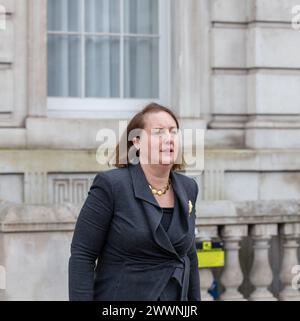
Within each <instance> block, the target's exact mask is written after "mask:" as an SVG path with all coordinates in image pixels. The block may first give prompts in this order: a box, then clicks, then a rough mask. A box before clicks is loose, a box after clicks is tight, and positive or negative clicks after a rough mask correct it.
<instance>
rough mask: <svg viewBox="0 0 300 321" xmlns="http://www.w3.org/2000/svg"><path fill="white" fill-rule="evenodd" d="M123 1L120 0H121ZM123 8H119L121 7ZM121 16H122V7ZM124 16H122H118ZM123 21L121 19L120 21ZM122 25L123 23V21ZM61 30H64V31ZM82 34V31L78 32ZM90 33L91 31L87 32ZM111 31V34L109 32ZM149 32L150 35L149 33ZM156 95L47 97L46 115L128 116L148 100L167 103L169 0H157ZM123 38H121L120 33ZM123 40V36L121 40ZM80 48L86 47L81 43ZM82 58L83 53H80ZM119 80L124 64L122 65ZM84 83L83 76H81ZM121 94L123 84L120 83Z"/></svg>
mask: <svg viewBox="0 0 300 321" xmlns="http://www.w3.org/2000/svg"><path fill="white" fill-rule="evenodd" d="M121 2H123V1H121ZM121 9H122V8H121ZM121 16H123V14H122V11H121ZM121 20H123V18H122V19H121ZM122 22H123V21H121V23H122ZM122 29H123V24H122ZM122 31H123V30H121V32H122ZM64 34H67V33H66V32H64ZM80 34H81V36H83V33H80ZM89 34H90V33H89ZM110 35H112V34H110ZM150 36H151V35H150ZM159 36H160V43H159V98H158V99H155V98H153V99H151V98H150V99H135V98H129V99H128V98H69V97H66V98H65V97H48V99H47V116H48V117H57V118H61V117H62V118H65V117H66V118H77V117H80V118H93V117H100V118H103V119H105V118H124V119H125V118H130V117H132V115H133V114H134V113H135V112H137V111H139V110H140V109H141V108H142V107H143V106H145V105H146V104H147V103H149V102H157V103H160V104H164V105H168V104H169V103H170V67H171V66H170V61H171V55H170V0H159ZM122 39H124V38H123V37H122ZM122 42H123V40H122ZM123 48H124V44H121V58H122V59H121V61H122V62H121V63H122V64H123V60H124V59H123V56H124V52H123ZM82 51H85V48H84V47H82ZM83 58H84V57H83ZM121 67H122V68H121V73H122V74H121V75H120V76H121V77H120V79H121V81H122V79H123V69H124V68H123V67H124V66H123V65H122V66H121ZM82 81H83V84H84V79H82ZM121 88H122V89H121V95H122V96H123V84H122V86H121Z"/></svg>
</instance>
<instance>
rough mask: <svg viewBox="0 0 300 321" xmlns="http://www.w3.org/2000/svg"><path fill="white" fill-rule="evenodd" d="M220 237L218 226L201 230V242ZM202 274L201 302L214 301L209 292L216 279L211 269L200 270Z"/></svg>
mask: <svg viewBox="0 0 300 321" xmlns="http://www.w3.org/2000/svg"><path fill="white" fill-rule="evenodd" d="M217 236H218V227H217V226H201V227H200V228H199V233H198V237H197V238H198V239H199V240H200V241H210V240H211V239H212V238H214V237H217ZM199 273H200V275H199V276H200V287H201V300H202V301H213V297H212V296H211V295H210V294H209V293H208V292H207V291H208V289H209V288H210V286H211V285H212V283H213V280H214V277H213V274H212V271H211V269H210V268H203V269H199Z"/></svg>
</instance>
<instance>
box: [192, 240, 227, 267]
mask: <svg viewBox="0 0 300 321" xmlns="http://www.w3.org/2000/svg"><path fill="white" fill-rule="evenodd" d="M197 256H198V268H199V269H200V268H208V267H222V266H224V264H225V253H224V249H223V247H220V246H217V247H216V244H215V243H212V242H211V241H204V242H202V246H201V248H200V249H199V248H197Z"/></svg>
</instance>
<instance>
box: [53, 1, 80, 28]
mask: <svg viewBox="0 0 300 321" xmlns="http://www.w3.org/2000/svg"><path fill="white" fill-rule="evenodd" d="M48 30H49V31H79V30H80V0H48Z"/></svg>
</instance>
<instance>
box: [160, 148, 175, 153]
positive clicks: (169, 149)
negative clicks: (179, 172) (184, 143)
mask: <svg viewBox="0 0 300 321" xmlns="http://www.w3.org/2000/svg"><path fill="white" fill-rule="evenodd" d="M160 152H161V153H174V149H173V148H167V149H161V150H160Z"/></svg>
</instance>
